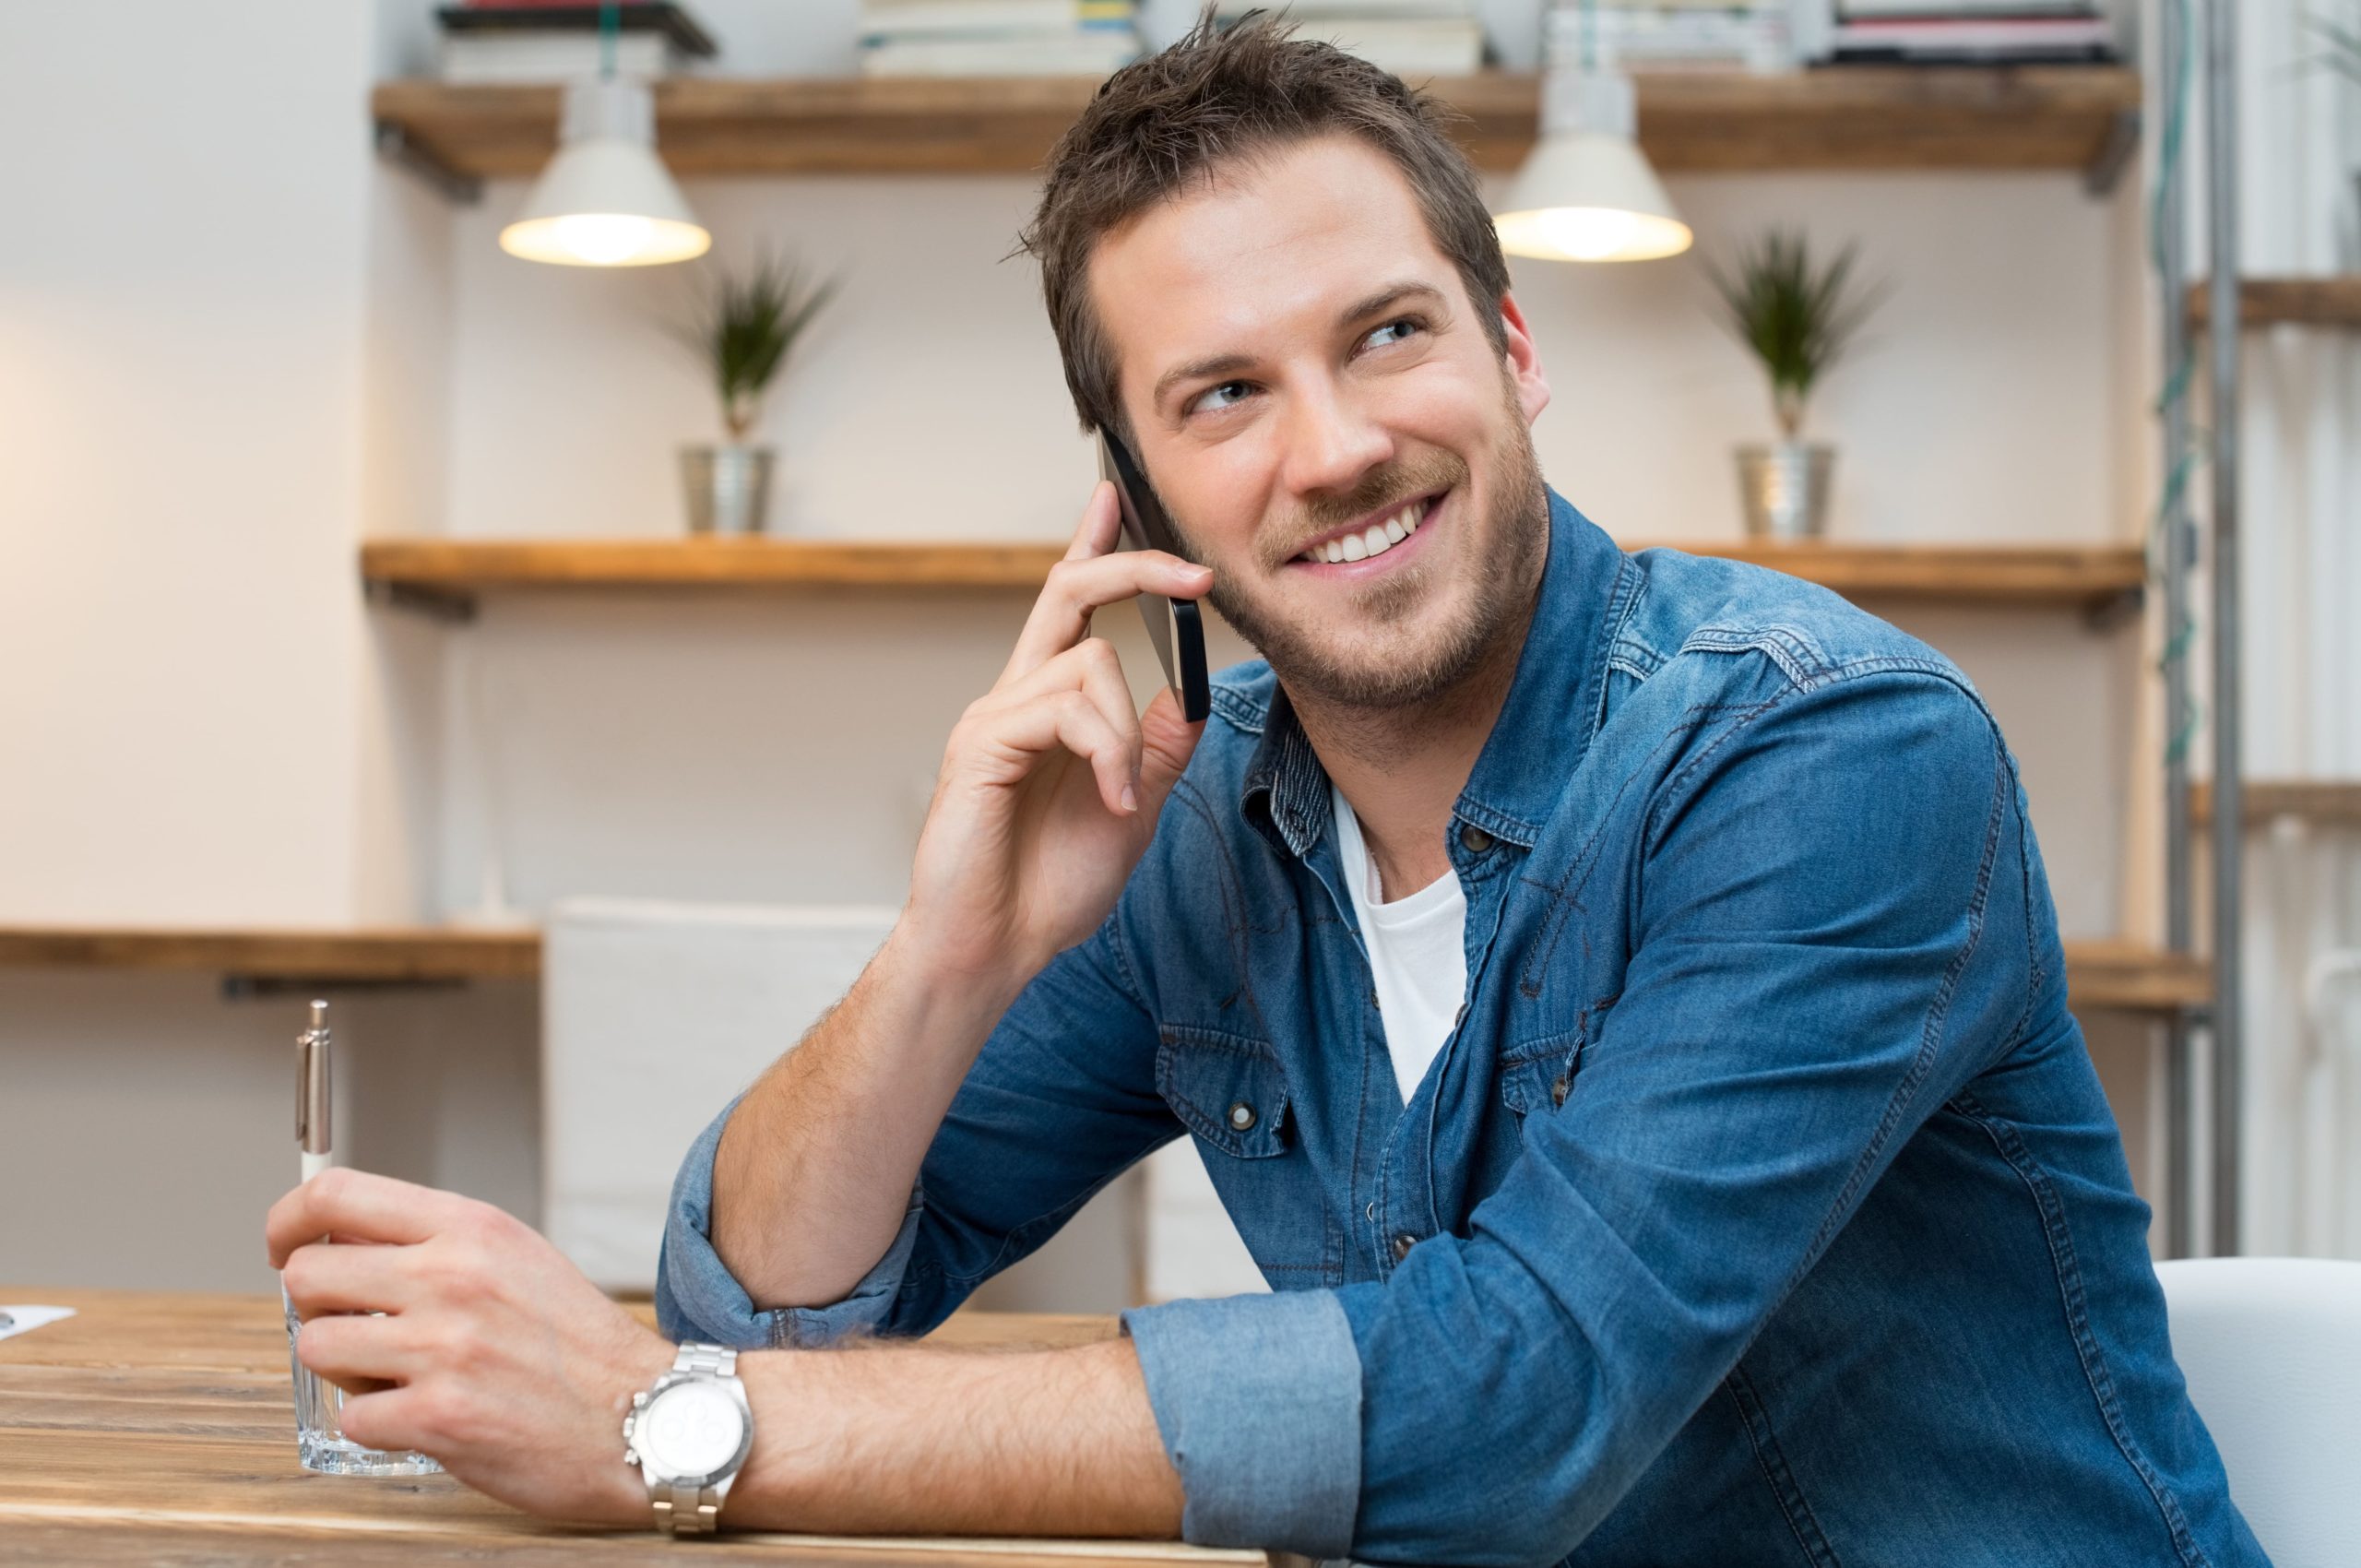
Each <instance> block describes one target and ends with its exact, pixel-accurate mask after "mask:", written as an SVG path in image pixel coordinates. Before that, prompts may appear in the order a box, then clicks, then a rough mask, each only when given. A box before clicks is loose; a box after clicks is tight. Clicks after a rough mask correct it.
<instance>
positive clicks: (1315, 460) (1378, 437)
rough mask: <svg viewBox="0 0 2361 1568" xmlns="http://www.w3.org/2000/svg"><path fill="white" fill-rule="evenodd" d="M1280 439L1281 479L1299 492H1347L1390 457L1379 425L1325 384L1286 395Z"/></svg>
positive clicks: (1389, 443)
mask: <svg viewBox="0 0 2361 1568" xmlns="http://www.w3.org/2000/svg"><path fill="white" fill-rule="evenodd" d="M1284 439H1285V440H1286V442H1287V457H1286V460H1285V462H1284V463H1283V464H1282V467H1281V473H1282V476H1283V481H1284V482H1285V483H1286V485H1287V489H1288V491H1289V492H1291V493H1295V494H1299V495H1303V494H1318V493H1323V492H1328V491H1335V492H1346V491H1349V490H1351V489H1352V488H1353V486H1354V485H1356V484H1358V483H1359V482H1360V480H1361V478H1362V476H1363V475H1365V474H1367V473H1368V472H1369V471H1370V469H1374V468H1378V467H1380V466H1381V465H1382V464H1384V463H1387V462H1389V461H1391V460H1392V459H1393V457H1394V437H1393V436H1392V435H1391V434H1387V432H1386V430H1385V427H1384V426H1383V425H1382V424H1380V423H1378V422H1377V421H1375V420H1373V419H1371V418H1370V417H1369V416H1368V414H1367V413H1365V412H1363V411H1362V410H1359V409H1358V408H1356V407H1355V406H1354V405H1353V403H1352V402H1351V400H1350V399H1348V398H1339V397H1338V396H1337V395H1336V390H1335V387H1333V386H1312V387H1309V388H1298V389H1296V392H1295V395H1294V396H1293V397H1290V398H1288V399H1287V425H1286V430H1285V433H1284Z"/></svg>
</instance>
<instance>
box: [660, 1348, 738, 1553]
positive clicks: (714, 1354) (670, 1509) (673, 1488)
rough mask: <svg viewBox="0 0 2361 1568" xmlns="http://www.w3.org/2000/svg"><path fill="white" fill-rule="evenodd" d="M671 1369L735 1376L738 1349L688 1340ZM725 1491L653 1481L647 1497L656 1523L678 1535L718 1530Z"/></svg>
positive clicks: (683, 1483)
mask: <svg viewBox="0 0 2361 1568" xmlns="http://www.w3.org/2000/svg"><path fill="white" fill-rule="evenodd" d="M672 1372H673V1374H674V1375H679V1374H681V1373H683V1372H687V1373H705V1374H706V1375H709V1376H715V1377H735V1376H737V1375H738V1352H737V1351H735V1350H733V1349H730V1348H729V1347H728V1346H725V1345H701V1344H697V1343H695V1342H694V1341H692V1342H689V1343H685V1344H683V1345H682V1347H681V1348H680V1350H679V1352H678V1353H677V1354H676V1355H675V1356H674V1357H673V1358H672ZM722 1491H723V1489H722V1488H721V1487H718V1486H703V1487H695V1486H690V1485H688V1484H687V1483H685V1482H682V1481H675V1482H672V1483H671V1484H670V1485H669V1486H663V1485H657V1484H654V1483H651V1484H650V1485H649V1487H648V1489H647V1501H648V1503H650V1504H651V1505H652V1506H653V1507H654V1508H655V1510H656V1527H657V1528H658V1529H659V1530H664V1531H668V1532H670V1534H672V1535H675V1536H707V1535H712V1534H714V1533H716V1532H717V1531H718V1530H719V1529H720V1528H721V1499H722Z"/></svg>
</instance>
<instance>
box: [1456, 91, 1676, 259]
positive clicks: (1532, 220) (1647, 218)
mask: <svg viewBox="0 0 2361 1568" xmlns="http://www.w3.org/2000/svg"><path fill="white" fill-rule="evenodd" d="M1636 119H1637V114H1636V105H1635V101H1634V95H1633V93H1632V90H1631V78H1630V77H1620V76H1608V75H1598V74H1592V73H1577V72H1572V71H1557V72H1552V73H1551V76H1550V78H1549V81H1548V101H1547V103H1546V105H1545V108H1544V114H1543V121H1542V125H1543V133H1542V137H1541V139H1540V140H1539V141H1538V142H1536V143H1535V144H1534V148H1533V151H1532V153H1531V154H1530V155H1529V156H1527V157H1526V159H1525V167H1524V168H1523V169H1521V170H1519V171H1518V172H1517V176H1516V178H1515V179H1514V180H1513V181H1512V182H1511V183H1510V184H1509V189H1508V195H1507V197H1506V199H1505V200H1503V201H1502V202H1501V211H1500V212H1499V213H1497V214H1496V215H1495V216H1494V218H1493V222H1494V224H1495V226H1496V227H1497V228H1498V229H1499V230H1500V234H1501V249H1502V250H1504V251H1506V252H1508V253H1509V254H1510V255H1524V256H1535V257H1538V258H1540V259H1542V260H1544V261H1648V260H1653V259H1654V258H1655V257H1657V256H1666V255H1679V254H1680V253H1681V252H1682V251H1685V250H1687V249H1688V248H1689V245H1690V242H1691V238H1692V236H1691V233H1690V231H1689V225H1688V224H1686V223H1683V222H1682V221H1681V220H1680V218H1679V214H1677V213H1676V212H1675V211H1674V210H1673V207H1672V198H1671V197H1669V196H1666V195H1665V191H1664V183H1663V182H1662V181H1660V180H1658V179H1657V178H1656V172H1655V170H1654V169H1652V168H1650V167H1649V166H1648V160H1647V159H1646V157H1645V156H1644V155H1643V154H1642V153H1641V151H1640V145H1639V143H1638V142H1637V141H1635V140H1633V139H1632V135H1631V133H1632V129H1633V126H1634V124H1635V122H1636Z"/></svg>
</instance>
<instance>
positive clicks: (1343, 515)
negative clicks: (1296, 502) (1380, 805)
mask: <svg viewBox="0 0 2361 1568" xmlns="http://www.w3.org/2000/svg"><path fill="white" fill-rule="evenodd" d="M1506 413H1507V421H1508V428H1509V431H1510V434H1511V439H1510V441H1509V442H1508V444H1507V445H1506V447H1505V448H1504V450H1503V451H1502V453H1501V459H1500V461H1499V462H1498V463H1497V464H1495V465H1493V470H1492V472H1491V473H1489V475H1488V476H1487V477H1488V478H1489V481H1491V482H1490V483H1489V485H1487V486H1486V488H1487V490H1488V491H1489V493H1490V494H1491V496H1492V498H1493V499H1492V505H1491V506H1490V508H1489V512H1488V514H1487V515H1486V516H1484V517H1468V516H1463V517H1460V518H1458V519H1456V520H1455V525H1454V526H1457V527H1460V528H1465V529H1468V530H1469V532H1468V538H1467V540H1466V541H1465V544H1464V545H1463V546H1462V550H1461V553H1462V554H1464V555H1465V556H1466V557H1467V558H1468V559H1470V560H1472V561H1473V562H1474V563H1475V564H1476V566H1477V572H1478V574H1479V575H1478V577H1477V582H1476V585H1475V591H1474V592H1473V593H1472V594H1470V595H1469V596H1468V598H1467V600H1466V601H1465V605H1464V606H1463V607H1462V608H1460V609H1459V610H1458V611H1457V612H1456V613H1454V614H1453V615H1451V616H1450V618H1449V619H1448V620H1443V621H1439V622H1437V623H1436V624H1433V625H1431V626H1430V628H1429V632H1428V635H1427V636H1425V637H1424V638H1423V639H1422V640H1420V641H1419V642H1418V643H1417V644H1416V645H1414V646H1413V647H1409V648H1407V649H1396V648H1394V647H1386V648H1384V649H1383V650H1382V651H1381V650H1377V649H1370V650H1364V651H1362V652H1361V653H1360V655H1359V657H1358V658H1356V657H1354V656H1353V650H1351V649H1349V648H1344V647H1337V646H1335V644H1334V643H1332V642H1323V641H1322V640H1320V639H1319V638H1318V637H1317V636H1314V635H1312V634H1311V633H1310V632H1309V631H1308V630H1307V629H1306V628H1305V627H1303V626H1301V625H1299V624H1296V623H1294V622H1291V621H1289V620H1287V618H1286V617H1285V616H1284V615H1283V614H1282V613H1281V612H1279V610H1278V608H1277V607H1275V606H1273V605H1271V604H1269V603H1268V602H1266V601H1265V600H1264V599H1263V598H1262V597H1261V596H1260V595H1259V594H1258V593H1256V592H1255V591H1252V590H1251V589H1249V588H1246V587H1245V586H1244V585H1242V584H1241V583H1240V581H1239V579H1238V577H1237V576H1233V575H1228V574H1223V573H1218V572H1217V573H1216V575H1215V577H1214V586H1213V588H1212V589H1211V590H1210V591H1209V592H1208V593H1207V594H1206V598H1207V599H1209V600H1211V601H1212V603H1213V606H1214V608H1215V609H1216V611H1218V612H1220V613H1221V617H1222V619H1223V620H1225V621H1228V623H1229V624H1230V625H1231V626H1232V627H1234V628H1235V629H1236V630H1237V632H1238V635H1239V636H1241V637H1244V638H1245V639H1246V640H1247V641H1248V642H1249V643H1251V644H1252V645H1253V647H1254V648H1255V650H1256V651H1257V652H1259V653H1261V654H1262V656H1263V657H1264V659H1267V660H1269V661H1270V666H1271V670H1272V672H1273V673H1275V674H1276V675H1277V676H1278V678H1279V681H1280V683H1281V684H1283V685H1284V686H1286V688H1287V693H1288V695H1289V696H1290V698H1292V699H1293V700H1294V701H1295V702H1296V703H1297V704H1298V706H1299V707H1300V706H1301V705H1302V704H1303V703H1304V702H1305V701H1307V700H1309V701H1311V702H1314V703H1317V704H1320V705H1323V706H1325V707H1335V708H1346V709H1355V710H1360V711H1364V712H1379V713H1382V712H1394V711H1398V710H1401V709H1405V708H1415V707H1419V706H1421V705H1423V704H1427V703H1430V702H1432V701H1433V700H1435V699H1436V698H1437V697H1439V696H1441V695H1443V694H1445V693H1447V692H1449V691H1451V690H1452V689H1453V688H1454V687H1456V686H1458V685H1460V684H1461V683H1463V682H1465V681H1466V680H1467V679H1468V678H1469V677H1470V676H1471V675H1473V674H1474V673H1475V672H1476V671H1478V670H1480V669H1482V668H1484V667H1485V666H1486V665H1487V664H1488V663H1489V661H1490V660H1491V659H1494V658H1495V657H1496V656H1497V655H1498V654H1499V653H1500V652H1501V645H1502V644H1503V642H1504V641H1505V640H1506V639H1508V638H1509V637H1511V636H1514V635H1515V634H1516V632H1517V631H1518V630H1519V629H1520V628H1521V626H1522V624H1523V620H1524V612H1525V608H1526V606H1525V602H1524V598H1523V595H1522V594H1521V593H1520V591H1519V590H1520V588H1523V587H1524V586H1525V578H1526V574H1527V573H1528V572H1529V571H1530V570H1531V565H1532V559H1533V556H1534V552H1535V550H1536V546H1546V541H1547V539H1548V531H1549V510H1548V494H1547V493H1546V491H1545V490H1544V487H1543V485H1542V481H1541V466H1540V462H1539V460H1538V459H1537V458H1536V457H1535V456H1534V451H1533V435H1532V433H1531V432H1530V431H1529V430H1527V429H1526V428H1525V417H1524V410H1522V409H1521V408H1519V407H1518V406H1517V404H1516V402H1515V401H1514V398H1513V396H1512V397H1511V398H1509V399H1508V407H1507V410H1506ZM1468 478H1469V471H1468V467H1467V464H1466V462H1465V460H1464V459H1462V458H1461V457H1458V456H1457V455H1456V454H1454V453H1448V452H1445V453H1436V454H1434V455H1432V456H1431V457H1421V458H1418V459H1415V460H1413V461H1410V462H1406V463H1397V464H1392V465H1389V466H1388V467H1386V468H1384V469H1378V470H1375V471H1373V472H1371V473H1370V474H1369V475H1368V476H1367V477H1366V478H1365V479H1364V480H1363V481H1362V482H1361V483H1359V484H1358V485H1356V486H1354V488H1353V490H1352V493H1350V494H1347V495H1343V496H1339V497H1336V498H1335V499H1334V500H1327V501H1320V502H1316V503H1313V504H1312V505H1310V506H1308V507H1306V509H1305V515H1304V517H1303V526H1302V527H1301V529H1299V530H1298V531H1296V532H1295V533H1294V535H1293V537H1294V538H1296V539H1299V540H1304V539H1311V538H1313V537H1315V536H1316V535H1318V534H1321V533H1324V532H1326V531H1327V530H1328V529H1332V528H1336V527H1339V526H1341V525H1343V524H1346V523H1348V522H1351V521H1352V520H1353V519H1355V518H1357V517H1366V516H1368V515H1369V514H1370V513H1372V512H1375V511H1377V510H1379V509H1380V508H1382V507H1383V506H1384V505H1387V503H1389V502H1401V501H1406V500H1407V499H1409V498H1410V497H1412V496H1416V495H1423V494H1428V493H1432V492H1434V491H1437V490H1442V489H1449V490H1450V491H1451V492H1452V493H1453V497H1454V498H1455V499H1457V500H1459V501H1461V502H1463V503H1464V502H1465V500H1466V498H1467V489H1466V483H1467V480H1468ZM1183 537H1184V539H1185V537H1186V536H1185V533H1184V535H1183ZM1300 550H1301V546H1300V545H1298V546H1297V548H1296V550H1295V551H1293V552H1289V553H1288V554H1287V556H1286V557H1284V558H1282V559H1279V560H1265V562H1264V570H1265V571H1266V572H1268V571H1277V570H1279V569H1281V568H1283V567H1284V566H1285V565H1286V564H1287V561H1290V560H1292V559H1294V556H1295V554H1296V553H1298V552H1300ZM1190 556H1191V558H1192V560H1198V561H1202V560H1204V556H1203V555H1202V554H1201V553H1200V552H1197V551H1196V550H1195V549H1193V548H1192V550H1191V552H1190ZM1436 576H1437V572H1436V569H1435V568H1434V567H1432V566H1430V565H1429V564H1427V563H1426V562H1424V561H1414V562H1410V563H1408V564H1405V565H1402V566H1399V567H1396V568H1395V569H1394V570H1393V571H1391V572H1388V573H1387V574H1385V576H1382V577H1380V578H1378V579H1377V580H1376V581H1374V582H1372V583H1370V584H1367V585H1366V586H1363V587H1360V588H1351V589H1347V590H1345V593H1344V595H1343V596H1342V597H1344V598H1346V599H1347V601H1348V605H1349V610H1350V613H1351V616H1352V618H1353V619H1356V620H1358V621H1359V622H1361V623H1362V624H1368V625H1372V626H1379V627H1390V626H1399V625H1402V624H1405V623H1406V622H1409V621H1411V620H1412V619H1413V618H1414V617H1417V616H1420V615H1426V616H1430V617H1431V616H1435V615H1436V614H1438V612H1436V611H1435V610H1433V609H1432V608H1430V606H1429V602H1428V601H1429V600H1430V599H1431V597H1432V594H1433V589H1434V587H1435V577H1436Z"/></svg>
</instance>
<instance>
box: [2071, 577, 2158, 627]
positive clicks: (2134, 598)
mask: <svg viewBox="0 0 2361 1568" xmlns="http://www.w3.org/2000/svg"><path fill="white" fill-rule="evenodd" d="M2147 601H2148V588H2147V585H2146V584H2144V583H2135V584H2133V585H2132V586H2131V587H2130V588H2118V589H2116V590H2115V591H2114V592H2112V593H2104V594H2101V595H2100V596H2099V597H2098V598H2096V599H2094V600H2091V601H2090V602H2089V603H2088V604H2085V605H2084V606H2082V624H2083V625H2085V626H2088V627H2089V628H2090V629H2091V630H2092V631H2094V632H2112V631H2114V630H2115V629H2116V628H2117V627H2118V626H2127V625H2130V624H2131V623H2132V622H2134V621H2137V620H2138V619H2139V618H2140V608H2141V606H2142V605H2143V604H2145V603H2146V602H2147Z"/></svg>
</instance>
